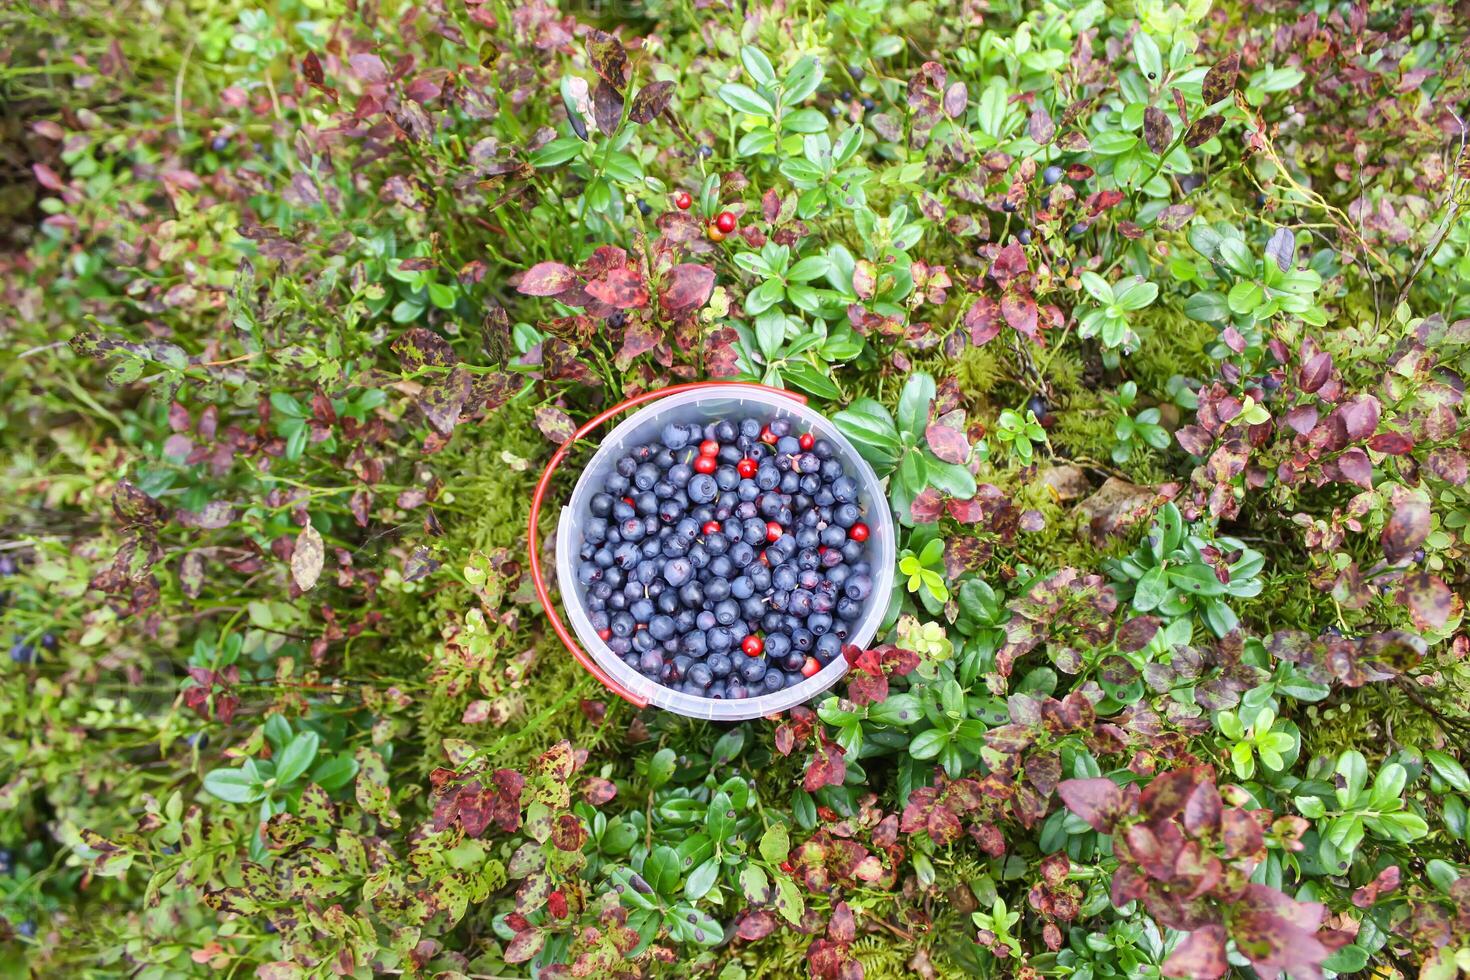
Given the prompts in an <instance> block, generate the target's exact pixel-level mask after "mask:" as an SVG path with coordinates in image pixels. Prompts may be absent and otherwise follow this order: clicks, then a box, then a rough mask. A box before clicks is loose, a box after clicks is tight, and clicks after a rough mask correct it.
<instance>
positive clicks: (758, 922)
mask: <svg viewBox="0 0 1470 980" xmlns="http://www.w3.org/2000/svg"><path fill="white" fill-rule="evenodd" d="M775 931H776V917H775V916H774V915H772V914H771V913H770V912H768V911H766V910H765V909H746V910H745V911H744V912H742V913H741V915H740V918H739V919H737V920H736V922H735V935H737V936H739V937H740V938H741V939H744V940H745V941H746V942H752V943H753V942H757V941H759V940H762V939H765V938H766V937H767V936H769V935H770V934H771V933H773V932H775Z"/></svg>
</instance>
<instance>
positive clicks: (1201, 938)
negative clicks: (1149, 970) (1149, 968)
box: [1163, 924, 1229, 980]
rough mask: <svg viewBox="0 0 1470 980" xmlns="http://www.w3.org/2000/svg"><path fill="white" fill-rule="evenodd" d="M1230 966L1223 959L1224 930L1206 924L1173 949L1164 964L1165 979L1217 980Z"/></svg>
mask: <svg viewBox="0 0 1470 980" xmlns="http://www.w3.org/2000/svg"><path fill="white" fill-rule="evenodd" d="M1227 969H1229V964H1228V963H1227V962H1226V959H1225V927H1224V926H1221V925H1213V924H1212V925H1207V926H1203V927H1202V928H1199V929H1196V930H1194V932H1191V933H1190V934H1189V936H1188V937H1187V938H1186V939H1185V940H1184V942H1182V943H1180V944H1179V945H1178V946H1176V947H1175V948H1174V952H1173V953H1170V954H1169V958H1168V959H1167V960H1165V961H1164V966H1163V974H1164V976H1166V977H1188V978H1189V980H1216V978H1218V977H1223V976H1224V975H1225V971H1226V970H1227Z"/></svg>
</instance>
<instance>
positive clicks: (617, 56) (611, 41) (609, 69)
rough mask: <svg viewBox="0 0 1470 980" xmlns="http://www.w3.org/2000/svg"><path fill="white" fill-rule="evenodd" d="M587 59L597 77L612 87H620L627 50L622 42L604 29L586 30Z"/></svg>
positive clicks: (625, 64)
mask: <svg viewBox="0 0 1470 980" xmlns="http://www.w3.org/2000/svg"><path fill="white" fill-rule="evenodd" d="M587 60H588V61H589V62H591V64H592V70H593V71H595V72H597V77H598V78H600V79H602V80H603V81H604V82H607V84H609V85H611V86H612V87H613V88H617V89H621V88H622V87H623V82H624V81H625V73H626V71H627V68H628V52H627V51H626V50H624V48H623V43H622V42H621V41H619V40H618V39H617V38H615V37H613V36H612V35H611V34H608V33H607V32H605V31H598V30H591V31H588V32H587Z"/></svg>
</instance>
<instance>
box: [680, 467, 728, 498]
mask: <svg viewBox="0 0 1470 980" xmlns="http://www.w3.org/2000/svg"><path fill="white" fill-rule="evenodd" d="M719 489H720V488H719V485H718V484H716V483H715V478H714V477H712V476H710V475H709V474H708V473H696V474H695V475H694V476H692V477H690V478H689V487H688V489H687V490H686V491H685V492H686V493H687V494H688V495H689V499H690V500H692V501H694V502H695V503H696V504H707V503H709V502H710V501H712V500H714V499H715V497H716V496H718V495H719Z"/></svg>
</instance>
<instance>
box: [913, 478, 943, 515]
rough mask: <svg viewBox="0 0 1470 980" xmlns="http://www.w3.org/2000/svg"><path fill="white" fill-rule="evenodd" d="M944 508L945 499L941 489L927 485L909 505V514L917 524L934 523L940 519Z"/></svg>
mask: <svg viewBox="0 0 1470 980" xmlns="http://www.w3.org/2000/svg"><path fill="white" fill-rule="evenodd" d="M943 509H944V499H943V498H942V497H941V496H940V494H939V491H938V490H936V489H934V488H933V487H925V488H924V489H923V490H920V491H919V493H918V495H917V496H916V497H914V500H913V503H912V504H910V505H909V514H910V516H912V517H913V519H914V522H915V523H916V524H933V523H934V522H935V521H937V520H939V512H940V511H941V510H943Z"/></svg>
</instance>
